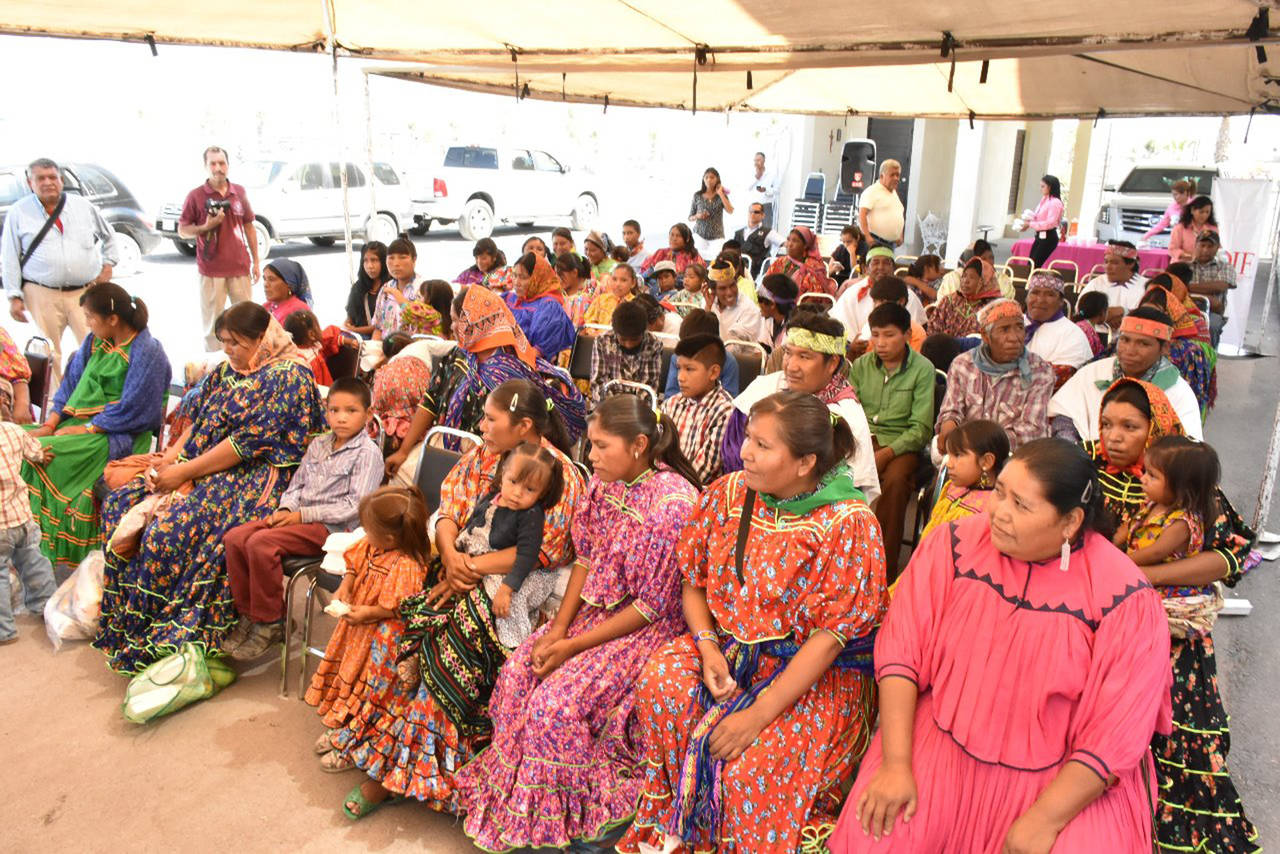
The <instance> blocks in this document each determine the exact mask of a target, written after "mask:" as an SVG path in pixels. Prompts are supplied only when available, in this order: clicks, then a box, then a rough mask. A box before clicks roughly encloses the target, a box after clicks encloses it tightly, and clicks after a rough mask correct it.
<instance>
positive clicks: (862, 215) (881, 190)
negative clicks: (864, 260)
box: [858, 160, 907, 248]
mask: <svg viewBox="0 0 1280 854" xmlns="http://www.w3.org/2000/svg"><path fill="white" fill-rule="evenodd" d="M901 180H902V164H900V163H899V162H898V161H896V160H886V161H884V162H883V163H881V164H880V180H879V181H876V182H875V183H874V184H872V185H871V186H870V187H868V188H867V189H866V190H864V191H863V193H862V197H861V198H860V199H859V200H858V225H859V226H860V227H861V228H862V233H863V234H864V235H866V237H867V239H868V240H869V241H871V243H872V244H879V245H880V246H888V247H890V248H893V247H896V246H901V245H902V234H903V230H904V229H905V228H906V223H907V219H906V210H905V209H904V208H903V206H902V199H901V198H899V197H898V182H899V181H901Z"/></svg>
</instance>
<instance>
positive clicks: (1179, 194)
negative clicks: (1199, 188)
mask: <svg viewBox="0 0 1280 854" xmlns="http://www.w3.org/2000/svg"><path fill="white" fill-rule="evenodd" d="M1169 191H1170V192H1171V193H1172V194H1173V201H1172V202H1170V203H1169V207H1167V208H1165V210H1164V216H1162V217H1160V219H1159V221H1157V222H1156V224H1155V225H1153V226H1151V228H1149V229H1147V233H1146V234H1144V235H1142V239H1143V240H1150V239H1151V238H1153V237H1155V236H1156V235H1157V234H1159V233H1160V232H1162V231H1164V230H1165V229H1166V228H1168V227H1169V224H1170V223H1173V224H1175V225H1176V224H1177V223H1178V222H1179V221H1180V220H1181V219H1182V213H1183V211H1185V210H1186V209H1187V202H1189V201H1191V196H1192V195H1193V194H1194V193H1195V191H1196V184H1195V181H1189V180H1187V179H1185V178H1184V179H1182V180H1181V181H1174V182H1173V185H1172V186H1171V187H1170V188H1169Z"/></svg>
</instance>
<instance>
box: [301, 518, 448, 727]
mask: <svg viewBox="0 0 1280 854" xmlns="http://www.w3.org/2000/svg"><path fill="white" fill-rule="evenodd" d="M343 557H344V558H345V559H346V561H347V571H348V572H351V573H354V574H355V582H354V583H353V584H352V586H351V593H350V601H348V602H347V604H348V605H377V606H378V607H380V608H386V609H387V610H388V611H395V610H396V609H397V608H399V607H400V600H401V599H403V598H405V597H406V596H411V595H412V594H414V593H418V592H420V591H421V590H422V586H423V583H424V582H425V581H426V578H427V568H426V567H425V566H423V565H422V564H420V563H418V562H417V561H416V560H414V559H413V558H411V557H409V556H408V555H406V554H402V553H400V552H397V551H383V550H382V549H377V548H374V547H373V546H372V545H370V544H369V541H368V540H361V541H360V542H358V543H356V544H355V545H354V546H352V547H351V548H349V549H347V552H346V554H345V555H343ZM384 622H389V623H393V624H394V625H395V626H396V631H397V634H398V633H399V632H400V631H403V630H404V624H403V623H402V621H401V620H400V619H399V618H395V619H391V620H379V621H377V622H373V623H353V622H350V621H349V620H345V619H343V620H338V627H337V628H336V629H334V630H333V636H332V637H330V638H329V645H328V646H327V647H325V650H324V658H323V659H322V660H321V662H320V666H319V667H317V668H316V673H315V675H314V676H312V677H311V687H309V688H308V689H307V695H306V698H305V699H306V701H307V703H309V704H310V705H312V706H315V707H316V712H317V713H318V714H319V715H320V716H321V718H322V719H323V720H324V724H325V726H327V727H339V726H342V725H343V724H345V723H346V722H347V718H349V717H351V715H353V714H355V713H356V712H357V711H359V710H360V703H361V701H362V700H363V699H364V690H365V678H366V667H365V665H366V664H368V661H369V651H370V649H371V648H372V647H373V638H374V635H375V634H376V633H377V631H378V627H379V626H380V625H381V624H382V623H384Z"/></svg>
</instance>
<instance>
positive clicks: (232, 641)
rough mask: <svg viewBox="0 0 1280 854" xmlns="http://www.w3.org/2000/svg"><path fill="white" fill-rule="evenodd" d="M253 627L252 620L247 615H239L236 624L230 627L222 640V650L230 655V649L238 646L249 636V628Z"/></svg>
mask: <svg viewBox="0 0 1280 854" xmlns="http://www.w3.org/2000/svg"><path fill="white" fill-rule="evenodd" d="M252 628H253V621H252V620H250V619H249V618H248V617H241V618H240V619H239V620H237V621H236V624H235V625H234V626H232V627H231V631H230V632H229V633H228V634H227V637H226V639H225V640H223V642H222V651H223V652H224V653H225V654H227V655H230V654H231V651H232V650H234V649H236V648H237V647H239V646H240V644H242V643H244V642H245V641H246V640H248V638H249V630H250V629H252Z"/></svg>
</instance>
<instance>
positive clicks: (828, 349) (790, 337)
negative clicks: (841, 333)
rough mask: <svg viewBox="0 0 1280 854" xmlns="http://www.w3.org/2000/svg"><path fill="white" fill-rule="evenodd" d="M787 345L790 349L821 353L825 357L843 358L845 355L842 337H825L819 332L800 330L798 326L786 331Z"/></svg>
mask: <svg viewBox="0 0 1280 854" xmlns="http://www.w3.org/2000/svg"><path fill="white" fill-rule="evenodd" d="M787 343H788V344H790V345H791V346H792V347H804V348H805V349H806V350H812V351H813V352H815V353H822V354H824V355H827V356H843V355H844V354H845V344H844V338H843V337H836V336H835V335H825V334H823V333H821V332H814V331H813V330H811V329H802V328H800V327H798V326H797V327H793V328H791V329H788V330H787Z"/></svg>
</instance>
